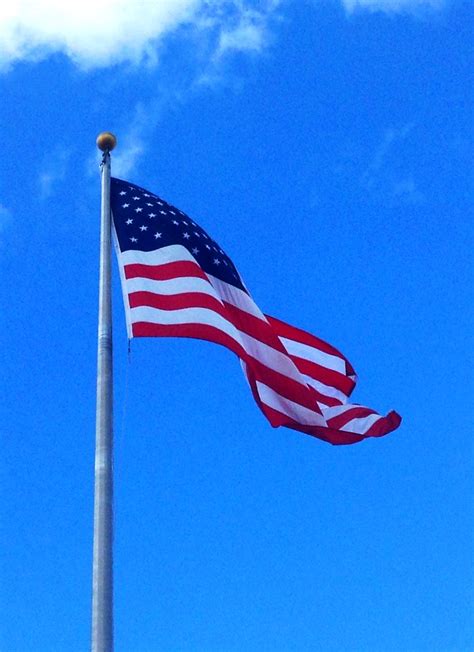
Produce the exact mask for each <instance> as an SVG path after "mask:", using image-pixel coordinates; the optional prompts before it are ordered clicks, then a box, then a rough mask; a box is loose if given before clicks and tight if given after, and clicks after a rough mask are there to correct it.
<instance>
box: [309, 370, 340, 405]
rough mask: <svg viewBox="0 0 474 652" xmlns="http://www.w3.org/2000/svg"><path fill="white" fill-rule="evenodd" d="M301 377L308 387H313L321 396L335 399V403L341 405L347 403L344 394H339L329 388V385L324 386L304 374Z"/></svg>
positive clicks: (333, 388) (332, 388)
mask: <svg viewBox="0 0 474 652" xmlns="http://www.w3.org/2000/svg"><path fill="white" fill-rule="evenodd" d="M302 376H303V378H304V380H305V383H306V384H307V385H309V386H310V387H313V388H314V389H315V390H316V391H317V392H319V393H320V394H323V395H324V396H330V397H331V398H335V399H336V400H337V401H340V402H341V403H345V402H346V401H347V396H346V395H345V394H344V392H341V391H339V390H338V389H336V388H335V387H331V386H330V385H326V384H325V383H321V382H320V381H319V380H315V379H314V378H311V376H307V375H306V374H302Z"/></svg>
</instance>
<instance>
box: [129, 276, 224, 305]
mask: <svg viewBox="0 0 474 652" xmlns="http://www.w3.org/2000/svg"><path fill="white" fill-rule="evenodd" d="M125 285H126V287H127V292H128V293H129V294H130V293H131V292H152V293H153V294H166V295H172V294H183V293H187V292H198V293H200V294H207V295H209V296H211V297H214V298H215V299H217V300H218V301H220V298H219V297H218V296H217V294H216V292H215V290H214V288H213V287H212V285H211V284H210V283H209V281H206V280H205V279H203V278H198V277H197V276H184V277H178V278H172V279H167V280H165V281H157V280H155V279H149V278H143V276H140V277H137V278H129V279H126V281H125ZM221 303H222V302H221Z"/></svg>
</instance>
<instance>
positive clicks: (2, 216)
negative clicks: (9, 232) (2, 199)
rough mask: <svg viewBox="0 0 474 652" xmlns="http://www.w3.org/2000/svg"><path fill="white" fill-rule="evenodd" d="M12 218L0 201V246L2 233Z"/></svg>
mask: <svg viewBox="0 0 474 652" xmlns="http://www.w3.org/2000/svg"><path fill="white" fill-rule="evenodd" d="M11 219H12V214H11V211H10V210H9V209H8V208H7V207H6V206H4V205H3V204H1V203H0V247H2V246H3V233H4V231H5V229H6V228H7V226H8V224H9V223H10V221H11Z"/></svg>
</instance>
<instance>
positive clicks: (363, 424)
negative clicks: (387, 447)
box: [337, 414, 383, 435]
mask: <svg viewBox="0 0 474 652" xmlns="http://www.w3.org/2000/svg"><path fill="white" fill-rule="evenodd" d="M382 418H383V417H382V416H381V415H380V414H369V416H368V417H359V418H357V419H351V421H348V422H347V423H346V424H345V425H343V426H340V427H339V428H337V430H340V431H341V432H344V431H345V432H354V433H356V434H358V435H364V434H365V433H366V432H367V430H368V429H369V428H370V427H371V426H372V425H373V424H374V423H375V422H376V421H378V420H379V419H382Z"/></svg>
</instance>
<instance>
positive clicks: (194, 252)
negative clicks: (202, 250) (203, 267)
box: [191, 247, 199, 254]
mask: <svg viewBox="0 0 474 652" xmlns="http://www.w3.org/2000/svg"><path fill="white" fill-rule="evenodd" d="M191 251H192V252H193V254H198V253H199V249H198V248H197V247H194V248H193V249H192V250H191Z"/></svg>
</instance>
